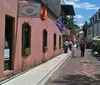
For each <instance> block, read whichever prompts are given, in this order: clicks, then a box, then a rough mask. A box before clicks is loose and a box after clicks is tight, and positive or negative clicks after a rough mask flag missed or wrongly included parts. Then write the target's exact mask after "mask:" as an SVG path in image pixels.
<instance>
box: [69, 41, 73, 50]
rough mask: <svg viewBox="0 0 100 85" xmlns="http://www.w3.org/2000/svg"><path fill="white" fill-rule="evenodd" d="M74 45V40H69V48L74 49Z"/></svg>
mask: <svg viewBox="0 0 100 85" xmlns="http://www.w3.org/2000/svg"><path fill="white" fill-rule="evenodd" d="M72 45H73V43H72V41H71V40H70V41H69V49H70V51H71V49H72Z"/></svg>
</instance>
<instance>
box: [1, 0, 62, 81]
mask: <svg viewBox="0 0 100 85" xmlns="http://www.w3.org/2000/svg"><path fill="white" fill-rule="evenodd" d="M1 2H2V3H0V26H1V27H0V30H1V31H0V39H1V42H0V49H1V50H0V62H1V64H0V79H2V78H4V77H5V76H7V75H10V74H13V75H14V74H16V73H19V72H21V71H24V70H27V69H29V68H31V67H34V66H36V65H39V64H41V63H43V62H45V61H47V60H49V59H51V58H53V57H55V56H56V55H59V54H61V53H62V48H61V45H62V37H61V36H62V34H61V32H60V31H59V29H58V28H57V26H56V24H55V20H56V19H57V18H56V17H55V15H54V13H52V11H51V10H50V9H47V17H48V18H47V19H46V20H44V21H43V20H41V19H40V18H22V17H18V9H17V8H18V1H17V0H13V1H5V0H1ZM21 3H24V2H22V1H21ZM25 3H29V2H27V1H26V2H25ZM41 8H42V7H41Z"/></svg>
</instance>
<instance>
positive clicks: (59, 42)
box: [59, 35, 61, 49]
mask: <svg viewBox="0 0 100 85" xmlns="http://www.w3.org/2000/svg"><path fill="white" fill-rule="evenodd" d="M60 48H61V35H59V49H60Z"/></svg>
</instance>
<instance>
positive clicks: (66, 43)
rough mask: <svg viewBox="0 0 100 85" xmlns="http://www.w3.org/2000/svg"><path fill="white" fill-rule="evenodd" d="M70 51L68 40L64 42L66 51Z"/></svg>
mask: <svg viewBox="0 0 100 85" xmlns="http://www.w3.org/2000/svg"><path fill="white" fill-rule="evenodd" d="M67 52H68V41H67V40H66V41H65V42H64V53H67Z"/></svg>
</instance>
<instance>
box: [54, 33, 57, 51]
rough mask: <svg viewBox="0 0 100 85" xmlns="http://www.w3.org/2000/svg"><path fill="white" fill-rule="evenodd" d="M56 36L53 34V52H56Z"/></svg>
mask: <svg viewBox="0 0 100 85" xmlns="http://www.w3.org/2000/svg"><path fill="white" fill-rule="evenodd" d="M56 48H57V47H56V34H54V50H56Z"/></svg>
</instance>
